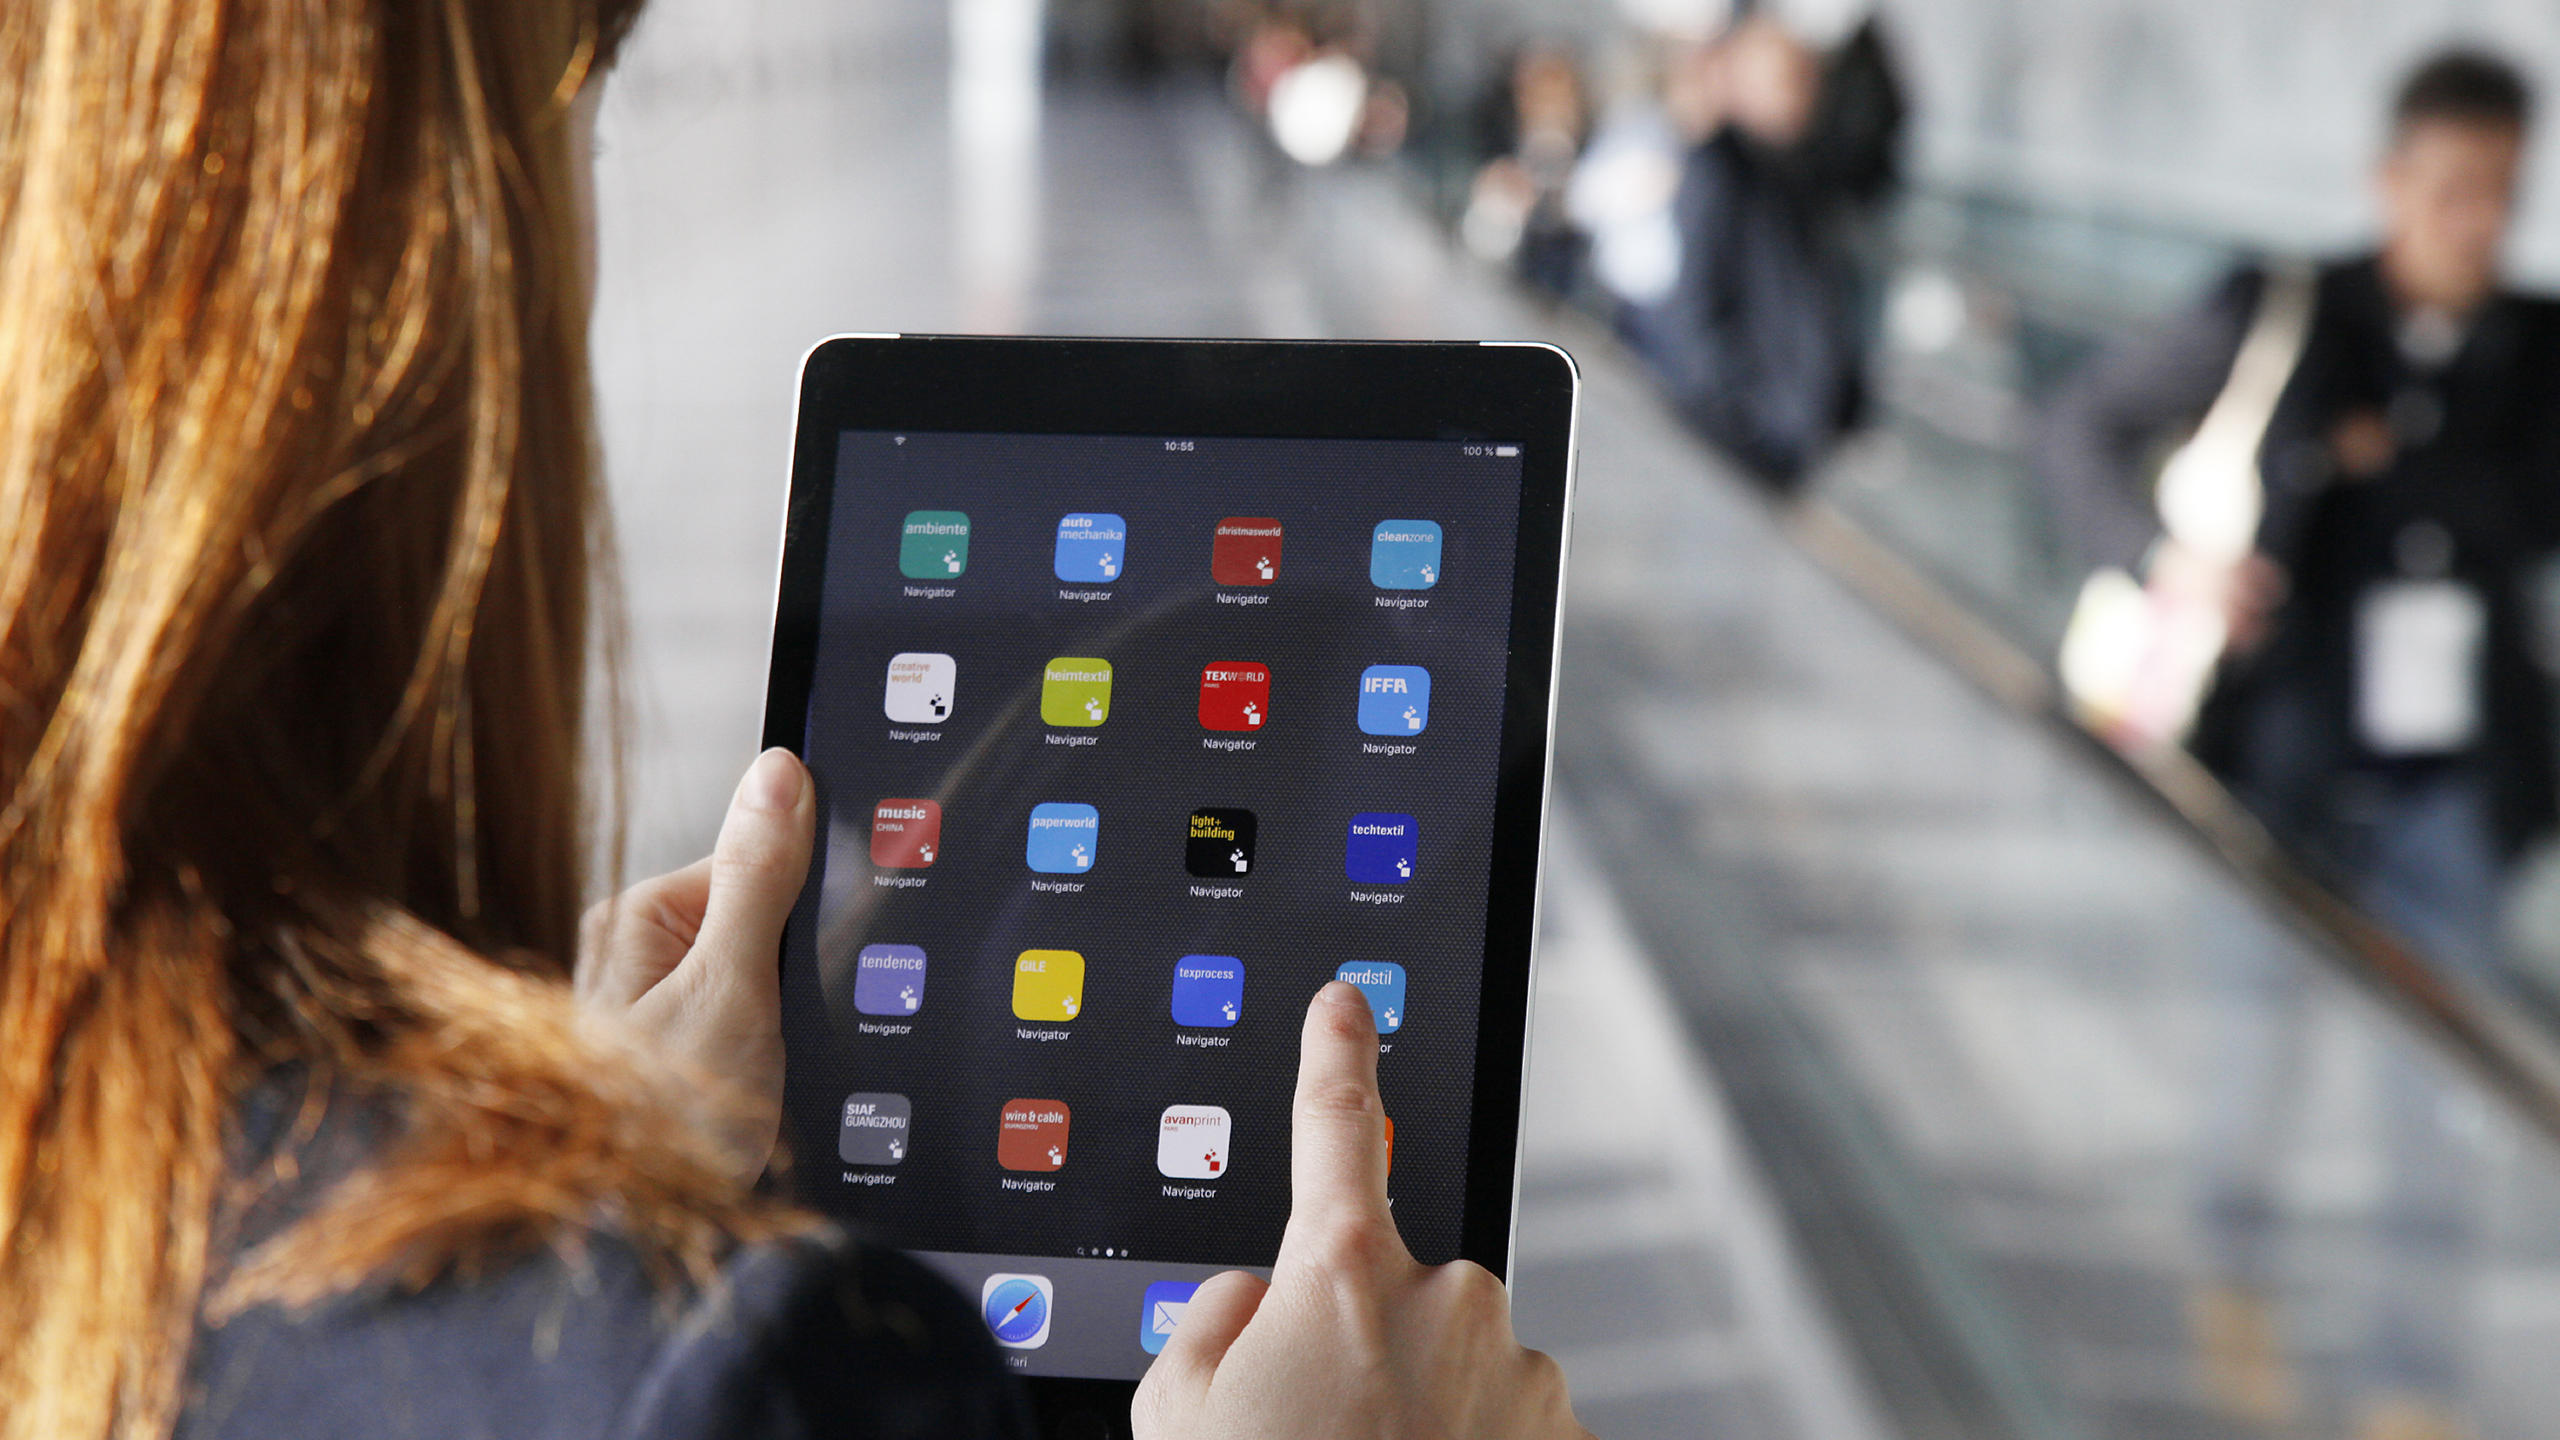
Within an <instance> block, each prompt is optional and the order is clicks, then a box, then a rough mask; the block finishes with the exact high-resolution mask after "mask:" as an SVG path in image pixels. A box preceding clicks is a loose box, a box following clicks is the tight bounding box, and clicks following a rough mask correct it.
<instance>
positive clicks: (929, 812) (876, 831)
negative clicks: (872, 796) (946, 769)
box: [871, 799, 942, 870]
mask: <svg viewBox="0 0 2560 1440" xmlns="http://www.w3.org/2000/svg"><path fill="white" fill-rule="evenodd" d="M941 853H942V805H941V803H940V802H939V801H934V800H903V799H889V800H883V801H881V802H880V803H879V804H877V805H874V806H872V807H871V863H872V864H874V865H877V866H879V867H880V868H881V869H883V870H922V869H924V868H925V867H926V866H928V865H931V864H932V863H933V860H934V857H935V856H936V855H939V854H941Z"/></svg>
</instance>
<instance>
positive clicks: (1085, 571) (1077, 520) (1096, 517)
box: [1052, 511, 1129, 584]
mask: <svg viewBox="0 0 2560 1440" xmlns="http://www.w3.org/2000/svg"><path fill="white" fill-rule="evenodd" d="M1128 554H1129V526H1128V522H1126V521H1124V520H1122V519H1121V518H1120V517H1119V516H1117V515H1112V514H1107V513H1104V512H1101V511H1096V512H1093V513H1091V514H1083V513H1078V514H1074V515H1062V516H1059V517H1058V552H1057V556H1056V559H1055V561H1054V562H1053V566H1052V568H1054V569H1055V570H1056V571H1057V572H1058V578H1059V579H1061V580H1072V581H1081V582H1083V583H1086V584H1109V583H1110V582H1111V581H1114V580H1117V579H1119V578H1120V572H1121V569H1122V566H1123V564H1124V563H1125V562H1126V560H1127V558H1128Z"/></svg>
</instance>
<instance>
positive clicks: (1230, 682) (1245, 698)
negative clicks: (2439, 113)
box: [1200, 660, 1271, 730]
mask: <svg viewBox="0 0 2560 1440" xmlns="http://www.w3.org/2000/svg"><path fill="white" fill-rule="evenodd" d="M1270 718H1271V668H1270V667H1269V666H1267V665H1254V664H1249V663H1246V662H1244V661H1240V660H1221V661H1218V662H1217V663H1216V664H1214V665H1210V666H1208V667H1206V668H1205V669H1203V670H1202V671H1201V672H1200V723H1201V724H1202V725H1205V726H1207V727H1208V728H1209V729H1212V730H1259V729H1261V728H1262V726H1263V723H1264V722H1265V721H1267V720H1269V719H1270Z"/></svg>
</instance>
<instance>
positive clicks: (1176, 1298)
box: [1138, 1280, 1200, 1355]
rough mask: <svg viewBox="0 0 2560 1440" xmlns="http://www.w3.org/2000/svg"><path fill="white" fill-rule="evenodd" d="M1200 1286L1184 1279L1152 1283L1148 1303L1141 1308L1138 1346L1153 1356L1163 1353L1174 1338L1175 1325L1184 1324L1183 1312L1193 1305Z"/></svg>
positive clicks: (1139, 1311)
mask: <svg viewBox="0 0 2560 1440" xmlns="http://www.w3.org/2000/svg"><path fill="white" fill-rule="evenodd" d="M1199 1289H1200V1287H1199V1286H1198V1285H1197V1284H1194V1283H1192V1282H1189V1281H1184V1280H1158V1281H1156V1282H1155V1283H1154V1284H1152V1285H1149V1286H1148V1287H1147V1294H1146V1300H1145V1303H1144V1304H1142V1305H1141V1306H1140V1307H1139V1309H1138V1347H1139V1348H1140V1349H1142V1350H1144V1351H1146V1352H1147V1353H1148V1354H1150V1355H1161V1354H1163V1353H1164V1347H1165V1342H1167V1341H1169V1340H1171V1339H1172V1338H1173V1330H1174V1327H1175V1326H1177V1325H1180V1324H1181V1323H1182V1312H1183V1311H1184V1310H1186V1309H1188V1308H1190V1305H1191V1297H1192V1295H1193V1294H1195V1293H1196V1292H1198V1290H1199Z"/></svg>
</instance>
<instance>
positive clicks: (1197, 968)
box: [1173, 955, 1244, 1030]
mask: <svg viewBox="0 0 2560 1440" xmlns="http://www.w3.org/2000/svg"><path fill="white" fill-rule="evenodd" d="M1243 1018H1244V962H1243V961H1241V960H1238V959H1237V958H1236V957H1234V956H1233V955H1185V956H1183V957H1182V958H1181V959H1179V960H1176V961H1174V962H1173V1023H1174V1024H1176V1025H1185V1026H1192V1027H1195V1028H1198V1029H1202V1030H1224V1029H1226V1028H1227V1027H1228V1026H1230V1025H1233V1024H1234V1023H1236V1022H1237V1021H1238V1020H1241V1019H1243Z"/></svg>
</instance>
